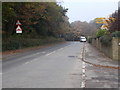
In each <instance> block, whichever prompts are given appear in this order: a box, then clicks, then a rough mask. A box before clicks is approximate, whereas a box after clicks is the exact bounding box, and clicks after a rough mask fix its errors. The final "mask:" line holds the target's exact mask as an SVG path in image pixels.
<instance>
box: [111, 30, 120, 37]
mask: <svg viewBox="0 0 120 90" xmlns="http://www.w3.org/2000/svg"><path fill="white" fill-rule="evenodd" d="M112 37H120V31H116V32H113V33H112Z"/></svg>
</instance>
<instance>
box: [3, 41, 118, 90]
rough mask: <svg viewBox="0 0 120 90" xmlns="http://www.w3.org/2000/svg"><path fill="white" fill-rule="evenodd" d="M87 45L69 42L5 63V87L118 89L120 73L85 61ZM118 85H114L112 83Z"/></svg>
mask: <svg viewBox="0 0 120 90" xmlns="http://www.w3.org/2000/svg"><path fill="white" fill-rule="evenodd" d="M83 47H84V43H81V42H67V43H65V44H61V45H56V46H53V47H49V48H44V49H40V50H36V51H31V52H25V53H21V54H15V55H13V56H9V57H6V58H4V60H3V67H2V68H3V77H2V80H3V81H2V86H3V88H87V87H88V88H94V87H101V88H103V87H105V88H106V87H108V88H109V87H115V88H117V87H118V71H117V70H112V69H103V68H100V67H95V66H92V65H90V64H87V63H85V62H83V61H82V58H83V56H82V55H83V54H82V53H83ZM112 82H114V84H111V83H112Z"/></svg>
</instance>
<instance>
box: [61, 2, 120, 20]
mask: <svg viewBox="0 0 120 90" xmlns="http://www.w3.org/2000/svg"><path fill="white" fill-rule="evenodd" d="M61 1H62V3H61V5H62V6H63V7H65V8H68V9H69V10H68V12H67V16H68V17H69V21H70V22H73V21H78V20H80V21H87V22H89V21H90V20H93V19H94V18H96V17H107V16H109V15H110V14H112V13H113V12H115V10H118V1H119V0H61Z"/></svg>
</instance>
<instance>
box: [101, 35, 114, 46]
mask: <svg viewBox="0 0 120 90" xmlns="http://www.w3.org/2000/svg"><path fill="white" fill-rule="evenodd" d="M111 41H112V37H111V36H110V35H104V36H102V37H100V42H101V43H102V44H103V45H104V46H109V45H111Z"/></svg>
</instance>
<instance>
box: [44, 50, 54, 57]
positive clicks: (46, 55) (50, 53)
mask: <svg viewBox="0 0 120 90" xmlns="http://www.w3.org/2000/svg"><path fill="white" fill-rule="evenodd" d="M55 52H56V51H53V52H50V53H48V54H46V55H45V56H49V55H51V54H53V53H55Z"/></svg>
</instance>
